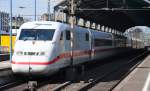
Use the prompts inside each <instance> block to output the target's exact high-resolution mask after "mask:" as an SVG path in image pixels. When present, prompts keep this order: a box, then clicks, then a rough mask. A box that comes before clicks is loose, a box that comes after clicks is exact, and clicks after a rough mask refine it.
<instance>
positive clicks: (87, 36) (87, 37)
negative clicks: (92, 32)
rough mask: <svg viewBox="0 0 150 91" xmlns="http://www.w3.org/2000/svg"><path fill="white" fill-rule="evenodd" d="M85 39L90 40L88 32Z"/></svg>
mask: <svg viewBox="0 0 150 91" xmlns="http://www.w3.org/2000/svg"><path fill="white" fill-rule="evenodd" d="M85 40H86V41H89V34H88V33H86V34H85Z"/></svg>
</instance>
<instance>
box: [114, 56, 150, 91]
mask: <svg viewBox="0 0 150 91" xmlns="http://www.w3.org/2000/svg"><path fill="white" fill-rule="evenodd" d="M113 91H150V55H149V56H147V57H146V58H145V60H144V61H143V62H142V63H141V64H140V65H139V66H138V67H137V68H135V69H134V71H132V72H131V73H130V74H129V75H128V76H127V77H126V78H125V79H124V80H123V81H122V82H121V83H120V84H119V85H118V86H117V87H116V88H114V90H113Z"/></svg>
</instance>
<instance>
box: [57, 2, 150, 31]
mask: <svg viewBox="0 0 150 91" xmlns="http://www.w3.org/2000/svg"><path fill="white" fill-rule="evenodd" d="M76 1H77V5H78V9H77V10H76V13H75V15H76V16H77V17H80V18H83V19H85V20H89V21H92V22H95V23H98V24H101V25H104V26H107V27H111V28H113V29H117V30H119V31H121V32H124V31H125V30H126V29H128V28H130V27H134V26H149V27H150V1H149V0H76ZM60 6H61V7H65V6H67V0H64V1H62V2H61V3H59V4H58V5H57V6H55V10H58V9H59V7H60ZM67 10H68V9H66V10H64V12H66V13H68V11H67Z"/></svg>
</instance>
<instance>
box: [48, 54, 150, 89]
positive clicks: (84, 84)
mask: <svg viewBox="0 0 150 91" xmlns="http://www.w3.org/2000/svg"><path fill="white" fill-rule="evenodd" d="M146 54H147V52H144V53H142V54H140V55H138V56H137V57H135V58H133V59H131V60H130V61H128V62H125V63H122V64H120V65H119V66H118V67H114V68H112V69H111V70H109V71H107V72H105V73H103V74H102V75H101V76H99V77H97V78H96V79H89V78H88V79H89V80H88V81H79V82H68V83H66V84H64V85H60V86H57V87H55V88H54V89H52V90H48V91H112V90H113V88H114V87H116V86H117V84H119V83H120V82H121V81H122V80H123V78H124V77H126V76H127V75H128V74H129V73H130V72H131V71H133V70H134V69H135V68H136V67H137V66H138V65H139V64H140V63H141V62H142V59H143V58H144V57H145V55H146ZM129 64H130V65H129ZM133 65H134V66H133ZM109 66H110V65H109ZM125 66H126V67H127V66H128V67H129V68H130V69H129V71H127V72H125V73H124V74H122V71H123V70H125V69H122V68H123V67H124V68H126V67H125ZM112 74H113V75H115V76H114V77H117V76H118V75H119V76H120V79H118V80H116V81H113V82H106V81H105V80H107V79H108V80H109V79H110V78H111V75H112ZM120 74H122V75H120ZM111 79H112V78H111ZM109 83H111V86H110V85H108V84H109ZM97 84H98V87H96V89H95V88H93V89H91V88H92V87H93V86H96V85H97ZM104 85H105V86H106V85H108V86H106V88H105V90H104V87H103V86H104Z"/></svg>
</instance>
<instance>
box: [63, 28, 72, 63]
mask: <svg viewBox="0 0 150 91" xmlns="http://www.w3.org/2000/svg"><path fill="white" fill-rule="evenodd" d="M71 50H72V48H71V32H70V30H65V31H64V52H65V60H66V61H65V64H67V65H70V64H71V63H70V62H71V61H70V60H71V56H70V55H71V54H70V53H71Z"/></svg>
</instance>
